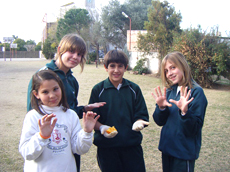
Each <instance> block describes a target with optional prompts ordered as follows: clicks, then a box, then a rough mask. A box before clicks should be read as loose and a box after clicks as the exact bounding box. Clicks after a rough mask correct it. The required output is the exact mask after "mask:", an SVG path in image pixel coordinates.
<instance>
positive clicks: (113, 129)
mask: <svg viewBox="0 0 230 172" xmlns="http://www.w3.org/2000/svg"><path fill="white" fill-rule="evenodd" d="M113 131H117V129H116V128H115V127H114V126H112V127H110V128H109V129H108V130H106V133H108V134H110V133H112V132H113Z"/></svg>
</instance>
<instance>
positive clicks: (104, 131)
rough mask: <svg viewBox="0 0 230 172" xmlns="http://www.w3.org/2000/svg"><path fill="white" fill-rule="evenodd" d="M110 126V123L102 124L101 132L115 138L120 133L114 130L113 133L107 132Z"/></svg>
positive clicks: (107, 136) (105, 135)
mask: <svg viewBox="0 0 230 172" xmlns="http://www.w3.org/2000/svg"><path fill="white" fill-rule="evenodd" d="M109 128H110V126H108V125H101V126H100V131H101V134H102V135H104V137H106V138H109V139H110V138H114V137H115V136H116V135H117V134H118V132H117V131H113V132H111V133H109V134H108V133H107V132H106V130H108V129H109Z"/></svg>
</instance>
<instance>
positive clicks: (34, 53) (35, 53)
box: [0, 51, 40, 58]
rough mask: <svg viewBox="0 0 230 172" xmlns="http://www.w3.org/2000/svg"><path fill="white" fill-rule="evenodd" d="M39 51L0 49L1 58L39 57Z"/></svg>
mask: <svg viewBox="0 0 230 172" xmlns="http://www.w3.org/2000/svg"><path fill="white" fill-rule="evenodd" d="M39 57H40V55H39V51H17V52H16V51H12V52H10V51H5V52H3V51H0V58H39Z"/></svg>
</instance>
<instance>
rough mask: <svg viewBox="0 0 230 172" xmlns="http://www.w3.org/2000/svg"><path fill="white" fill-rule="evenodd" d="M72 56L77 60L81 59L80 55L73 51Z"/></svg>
mask: <svg viewBox="0 0 230 172" xmlns="http://www.w3.org/2000/svg"><path fill="white" fill-rule="evenodd" d="M73 58H74V59H76V60H78V61H79V62H80V61H81V55H79V54H78V53H74V55H73Z"/></svg>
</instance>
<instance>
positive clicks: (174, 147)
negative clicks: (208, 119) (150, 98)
mask: <svg viewBox="0 0 230 172" xmlns="http://www.w3.org/2000/svg"><path fill="white" fill-rule="evenodd" d="M176 94H177V85H174V86H172V87H171V88H170V89H167V93H166V98H167V101H169V99H174V100H179V99H180V94H178V95H176ZM191 97H194V100H193V101H192V102H191V103H190V104H189V105H188V111H187V113H186V114H185V116H182V115H181V111H180V109H179V108H178V107H177V106H176V105H175V104H173V103H172V107H166V109H165V110H163V111H161V110H160V109H159V107H158V105H156V109H155V111H154V113H153V119H154V121H155V122H156V124H157V125H159V126H163V127H162V130H161V136H160V143H159V150H160V151H162V153H164V154H167V155H170V156H173V157H176V158H179V159H183V160H195V159H197V158H198V157H199V152H200V148H201V133H202V126H203V122H204V117H205V111H206V107H207V103H208V102H207V99H206V97H205V95H204V92H203V89H202V88H201V87H200V86H198V85H194V88H192V89H191V96H190V98H191Z"/></svg>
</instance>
